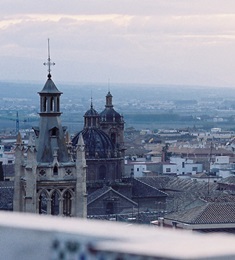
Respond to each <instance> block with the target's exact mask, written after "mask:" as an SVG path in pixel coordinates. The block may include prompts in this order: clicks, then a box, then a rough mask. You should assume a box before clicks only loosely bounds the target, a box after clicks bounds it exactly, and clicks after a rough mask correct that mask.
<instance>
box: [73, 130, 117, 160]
mask: <svg viewBox="0 0 235 260" xmlns="http://www.w3.org/2000/svg"><path fill="white" fill-rule="evenodd" d="M80 133H82V136H83V139H84V143H85V150H86V154H87V155H88V157H87V158H108V157H113V156H114V150H115V148H114V144H113V142H112V141H111V139H110V138H109V136H108V135H107V134H106V133H104V132H103V131H102V130H99V129H98V128H95V127H92V128H85V129H84V130H82V131H81V132H79V133H78V134H76V136H75V137H74V138H73V140H72V144H73V146H76V144H77V141H78V138H79V134H80Z"/></svg>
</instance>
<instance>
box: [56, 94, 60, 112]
mask: <svg viewBox="0 0 235 260" xmlns="http://www.w3.org/2000/svg"><path fill="white" fill-rule="evenodd" d="M56 111H57V112H59V111H60V98H59V97H57V108H56Z"/></svg>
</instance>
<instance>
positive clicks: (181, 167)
mask: <svg viewBox="0 0 235 260" xmlns="http://www.w3.org/2000/svg"><path fill="white" fill-rule="evenodd" d="M202 171H203V166H202V164H201V163H194V162H193V160H191V159H186V158H179V157H171V158H170V163H165V164H163V174H177V175H184V174H196V173H198V172H202Z"/></svg>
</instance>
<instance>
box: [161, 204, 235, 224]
mask: <svg viewBox="0 0 235 260" xmlns="http://www.w3.org/2000/svg"><path fill="white" fill-rule="evenodd" d="M165 219H169V220H172V221H178V222H182V223H186V224H222V223H235V203H231V202H229V203H227V202H226V203H207V204H206V205H203V206H199V207H195V208H192V209H189V210H185V211H181V212H176V213H172V214H169V215H166V216H165Z"/></svg>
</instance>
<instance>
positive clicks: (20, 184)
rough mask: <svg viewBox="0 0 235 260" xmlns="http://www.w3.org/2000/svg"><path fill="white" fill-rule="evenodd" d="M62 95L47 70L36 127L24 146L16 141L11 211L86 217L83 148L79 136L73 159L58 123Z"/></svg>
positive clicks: (69, 146)
mask: <svg viewBox="0 0 235 260" xmlns="http://www.w3.org/2000/svg"><path fill="white" fill-rule="evenodd" d="M48 63H50V58H49V59H48ZM49 69H50V67H49ZM61 94H62V92H60V91H59V90H58V89H57V87H56V86H55V84H54V82H53V81H52V79H51V74H50V70H49V74H48V79H47V81H46V84H45V85H44V87H43V89H42V90H41V91H40V92H39V96H40V113H39V115H40V122H39V126H38V127H34V128H33V129H34V135H31V136H30V139H29V142H28V145H27V147H25V146H24V145H23V143H22V139H21V136H20V134H19V135H18V138H17V144H16V150H15V182H14V202H13V210H14V211H20V212H31V213H39V214H50V215H60V216H71V217H86V214H87V213H86V212H87V202H86V160H85V145H84V142H83V138H82V135H80V136H79V138H78V140H77V143H76V147H75V159H74V158H73V156H72V153H71V143H70V141H69V139H68V138H67V140H66V127H64V126H62V124H61V119H60V115H61V112H60V96H61Z"/></svg>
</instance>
